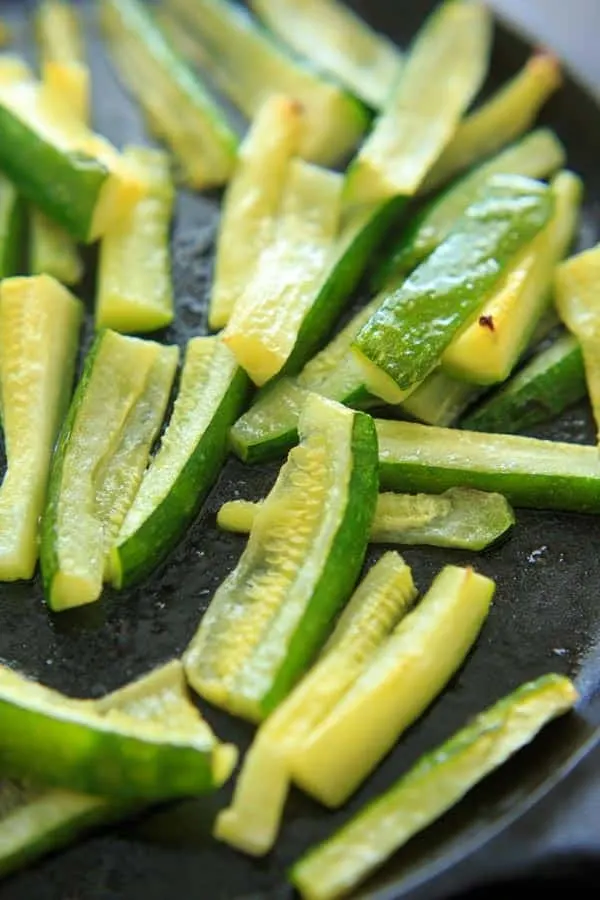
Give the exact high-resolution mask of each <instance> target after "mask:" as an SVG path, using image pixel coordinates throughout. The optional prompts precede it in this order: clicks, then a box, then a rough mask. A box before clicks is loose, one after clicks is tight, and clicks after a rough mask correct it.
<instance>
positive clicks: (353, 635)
mask: <svg viewBox="0 0 600 900" xmlns="http://www.w3.org/2000/svg"><path fill="white" fill-rule="evenodd" d="M416 594H417V592H416V588H415V586H414V584H413V580H412V575H411V571H410V569H409V567H408V566H407V565H406V563H405V562H404V560H403V559H402V558H401V557H400V556H398V554H397V553H386V554H384V556H382V557H381V559H380V560H379V562H377V563H376V565H374V566H373V568H372V569H371V570H370V571H369V572H368V574H367V575H366V577H365V579H364V580H363V581H362V582H361V584H360V585H359V586H358V588H357V589H356V591H355V593H354V595H353V597H352V598H351V600H350V602H349V603H348V605H347V607H346V609H345V610H344V612H343V613H342V615H341V616H340V619H339V621H338V624H337V625H336V628H335V630H334V632H333V634H332V636H331V638H330V640H329V642H328V644H327V645H326V647H325V650H324V652H323V654H322V656H321V657H320V659H319V661H318V662H317V663H316V664H315V666H313V668H312V669H311V670H310V671H309V673H308V674H307V675H306V676H305V677H304V678H303V679H302V681H300V683H299V684H298V685H297V686H296V687H295V688H294V690H293V691H292V693H291V694H290V695H289V697H287V698H286V699H285V700H284V701H283V703H282V704H281V705H280V706H279V707H278V708H277V709H276V710H275V712H274V713H273V715H271V716H269V718H268V719H267V721H266V722H265V723H264V724H263V725H261V727H260V728H259V730H258V733H257V735H256V737H255V739H254V742H253V744H252V746H251V748H250V750H249V752H248V754H247V755H246V758H245V760H244V766H243V769H242V772H241V774H240V777H239V778H238V781H237V784H236V789H235V794H234V797H233V803H232V805H231V806H230V807H229V809H226V810H224V811H223V812H222V813H220V815H219V816H218V818H217V822H216V827H215V835H216V837H218V838H219V839H221V840H223V841H226V842H227V843H229V844H232V845H233V846H234V847H237V848H238V849H240V850H243V851H245V852H246V853H250V854H252V855H256V856H259V855H262V854H264V853H266V852H267V851H268V850H270V849H271V847H272V846H273V844H274V843H275V839H276V837H277V832H278V830H279V825H280V822H281V816H282V813H283V807H284V804H285V799H286V796H287V792H288V789H289V785H290V779H291V773H290V771H289V762H288V759H289V757H290V755H291V754H292V753H293V752H294V751H296V750H298V749H299V748H300V747H302V745H303V744H304V742H305V741H306V739H307V738H308V737H310V735H311V733H312V732H313V731H314V729H315V728H317V727H318V725H319V722H320V721H321V720H322V719H323V718H325V717H326V716H327V715H328V713H329V712H330V711H331V709H332V708H333V707H335V704H336V703H337V702H338V701H339V700H340V698H342V697H343V696H344V694H345V692H346V691H348V690H349V689H350V688H351V686H352V684H353V682H354V681H355V680H356V678H358V677H359V676H360V674H361V673H362V672H364V671H365V669H366V668H367V667H368V665H369V663H370V661H371V660H372V659H373V657H374V656H375V655H376V653H377V651H378V650H379V648H380V647H381V646H382V644H384V642H385V641H386V640H387V638H388V637H389V635H390V633H391V632H392V630H393V629H394V627H395V626H396V625H397V623H398V622H399V621H400V620H401V619H402V618H403V616H405V615H406V613H407V612H408V611H409V609H410V608H411V606H412V605H413V603H414V600H415V598H416Z"/></svg>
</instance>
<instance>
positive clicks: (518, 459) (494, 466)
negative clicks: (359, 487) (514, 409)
mask: <svg viewBox="0 0 600 900" xmlns="http://www.w3.org/2000/svg"><path fill="white" fill-rule="evenodd" d="M376 425H377V435H378V438H379V477H380V482H381V488H382V489H383V490H390V491H396V492H402V491H410V492H418V491H423V492H425V493H434V494H438V493H442V491H445V490H447V489H448V488H451V487H461V486H462V487H471V488H476V489H477V490H480V491H490V492H493V491H497V492H498V493H499V494H502V495H503V496H505V497H506V499H507V500H508V501H509V502H510V503H512V504H513V506H516V507H519V506H525V507H528V506H529V507H533V508H534V509H563V510H572V511H573V512H590V513H597V512H599V511H600V460H599V458H598V451H597V448H596V447H586V446H581V445H579V444H563V443H560V442H558V441H540V440H536V439H535V438H529V437H517V436H514V435H501V434H482V433H478V432H473V431H457V430H456V429H453V428H433V427H430V426H427V425H416V424H413V423H411V422H390V421H387V420H383V419H380V420H378V421H377V422H376Z"/></svg>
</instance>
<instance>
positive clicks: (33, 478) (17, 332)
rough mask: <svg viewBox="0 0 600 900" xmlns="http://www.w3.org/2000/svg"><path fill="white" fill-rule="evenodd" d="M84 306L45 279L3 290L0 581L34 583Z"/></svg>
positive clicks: (20, 281) (14, 281) (13, 281)
mask: <svg viewBox="0 0 600 900" xmlns="http://www.w3.org/2000/svg"><path fill="white" fill-rule="evenodd" d="M82 317H83V307H82V305H81V303H80V302H79V300H77V299H76V297H74V296H73V295H72V294H70V293H69V292H68V291H67V290H65V288H63V287H61V286H60V285H59V284H58V283H57V282H56V281H54V280H53V279H51V278H48V277H47V276H38V277H34V278H10V279H6V280H5V281H3V282H2V285H1V286H0V398H1V403H0V408H1V409H2V419H3V427H4V439H5V445H6V457H7V471H6V475H5V477H4V481H3V482H2V486H1V487H0V581H13V580H15V579H20V578H32V577H33V574H34V571H35V566H36V562H37V557H38V525H39V519H40V516H41V514H42V512H43V509H44V502H45V499H46V490H47V487H48V478H49V474H50V461H51V458H52V451H53V448H54V442H55V439H56V434H57V431H58V429H59V427H60V424H61V421H62V417H63V415H64V413H65V411H66V409H67V407H68V404H69V399H70V396H71V389H72V386H73V375H74V371H75V358H76V355H77V344H78V338H79V329H80V326H81V320H82Z"/></svg>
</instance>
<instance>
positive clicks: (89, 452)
mask: <svg viewBox="0 0 600 900" xmlns="http://www.w3.org/2000/svg"><path fill="white" fill-rule="evenodd" d="M177 357H178V352H177V349H176V348H175V347H163V346H160V345H159V344H155V343H153V342H151V341H141V340H138V339H136V338H127V337H123V336H121V335H119V334H116V333H115V332H113V331H104V332H102V333H101V334H100V335H99V336H98V337H97V338H96V341H95V343H94V345H93V346H92V349H91V350H90V352H89V353H88V356H87V359H86V363H85V367H84V371H83V375H82V376H81V379H80V381H79V384H78V386H77V390H76V392H75V396H74V398H73V401H72V403H71V407H70V410H69V413H68V416H67V419H66V421H65V423H64V425H63V428H62V431H61V435H60V439H59V443H58V449H57V452H56V454H55V456H54V460H53V464H52V473H51V478H50V489H49V498H48V503H47V506H46V510H45V512H44V518H43V522H42V547H41V563H42V576H43V580H44V589H45V593H46V599H47V602H48V604H49V605H50V607H51V608H52V609H53V610H55V611H59V610H63V609H68V608H70V607H73V606H80V605H82V604H84V603H92V602H93V601H94V600H97V599H98V597H99V596H100V593H101V591H102V580H103V575H104V568H105V558H106V554H107V552H108V550H109V548H110V545H111V544H112V541H114V539H115V538H116V535H117V534H118V532H119V529H120V527H121V524H122V522H123V519H124V518H125V515H126V513H127V510H128V508H129V506H130V504H131V502H132V501H133V498H134V496H135V493H136V491H137V489H138V487H139V484H140V481H141V479H142V475H143V472H144V469H145V467H146V464H147V461H148V454H149V452H150V448H151V447H152V444H153V442H154V439H155V438H156V435H157V432H158V430H159V429H160V426H161V425H162V421H163V416H164V413H165V409H166V405H167V402H168V399H169V393H170V390H171V385H172V382H173V378H174V376H175V369H176V366H177Z"/></svg>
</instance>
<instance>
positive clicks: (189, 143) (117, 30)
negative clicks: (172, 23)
mask: <svg viewBox="0 0 600 900" xmlns="http://www.w3.org/2000/svg"><path fill="white" fill-rule="evenodd" d="M100 23H101V26H102V30H103V33H104V36H105V38H106V40H107V42H108V46H109V50H110V53H111V55H112V58H113V60H114V62H115V64H116V66H117V69H118V71H119V74H120V76H121V78H122V79H123V81H124V83H125V84H126V86H127V88H128V89H129V90H130V91H131V92H132V94H134V96H135V98H136V100H137V101H138V103H139V104H140V106H141V107H142V109H143V111H144V113H145V115H146V118H147V120H148V124H149V127H150V129H151V130H152V131H153V133H155V134H156V136H157V137H158V138H160V139H161V140H164V141H165V143H166V144H168V146H169V147H170V149H171V150H172V151H173V154H174V156H175V158H176V160H177V163H178V165H179V167H180V169H181V174H182V178H183V180H184V182H185V183H186V184H188V185H190V187H193V188H198V189H202V188H206V187H212V186H215V185H220V184H224V183H225V182H226V181H227V180H228V179H229V177H230V175H231V173H232V171H233V168H234V166H235V159H236V152H237V145H238V138H237V136H236V134H235V133H234V132H233V131H232V129H231V128H230V126H229V124H228V123H227V120H226V118H225V115H224V113H223V112H222V111H221V109H220V108H219V107H218V106H217V105H216V103H215V102H214V100H213V99H212V98H211V96H210V94H209V93H208V92H207V90H206V88H205V87H204V85H203V84H202V82H201V81H200V79H199V78H198V77H197V75H195V74H194V72H192V70H191V69H190V68H189V67H188V65H187V64H186V63H185V62H184V61H183V60H182V59H181V58H180V57H179V55H178V54H177V53H176V52H175V51H174V50H173V49H172V47H171V45H170V44H169V43H168V41H166V40H165V38H164V36H163V34H162V32H161V30H160V28H159V27H158V25H157V24H156V22H155V21H154V18H153V16H152V13H151V11H150V10H149V9H148V8H147V7H146V6H145V4H144V3H141V2H139V0H100Z"/></svg>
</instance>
